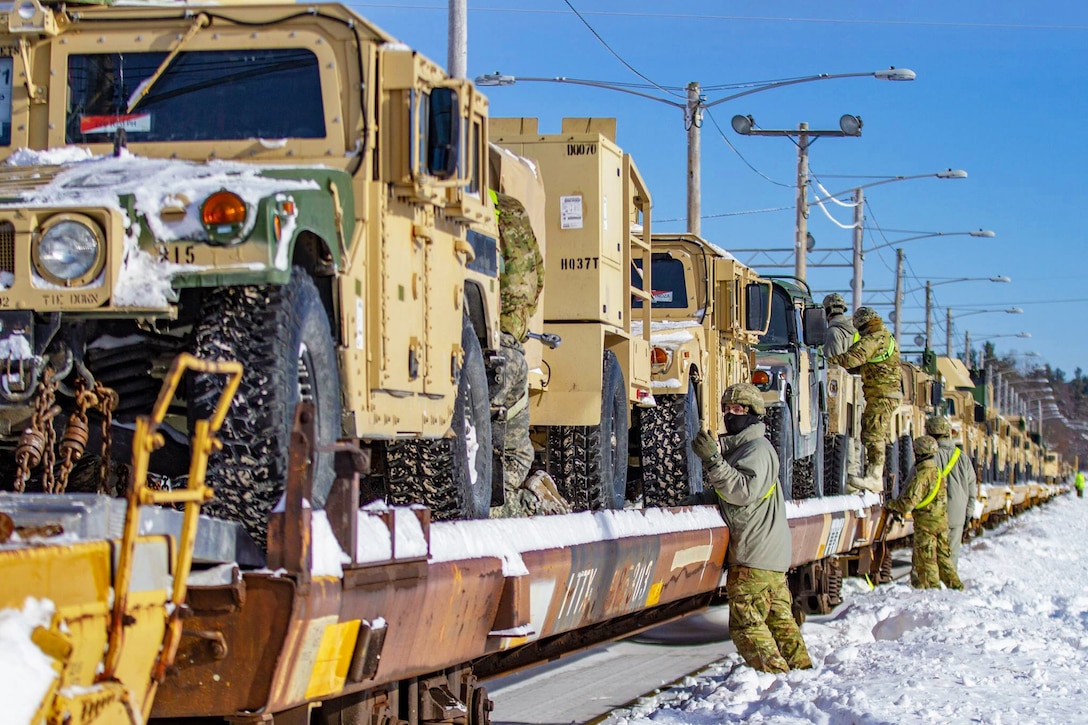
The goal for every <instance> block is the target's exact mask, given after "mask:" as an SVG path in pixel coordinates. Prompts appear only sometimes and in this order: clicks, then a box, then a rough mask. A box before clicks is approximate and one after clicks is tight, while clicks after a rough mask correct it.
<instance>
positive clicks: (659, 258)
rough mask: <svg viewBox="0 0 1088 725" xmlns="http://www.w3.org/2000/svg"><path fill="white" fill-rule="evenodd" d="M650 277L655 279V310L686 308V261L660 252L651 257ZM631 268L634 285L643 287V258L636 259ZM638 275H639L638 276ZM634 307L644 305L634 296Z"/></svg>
mask: <svg viewBox="0 0 1088 725" xmlns="http://www.w3.org/2000/svg"><path fill="white" fill-rule="evenodd" d="M650 265H651V267H650V271H651V274H650V278H651V279H652V280H653V285H654V289H653V306H654V309H655V310H661V309H673V310H675V309H679V310H682V309H685V308H686V307H687V306H688V280H687V275H686V274H685V270H684V263H683V262H682V261H680V260H679V259H674V258H673V256H672V255H671V254H669V253H667V252H658V253H656V254H654V255H652V257H651V258H650ZM635 267H636V269H633V270H631V274H632V285H635V286H638V287H640V288H641V287H642V274H641V268H642V260H641V259H637V260H635ZM636 275H637V276H636ZM631 304H632V306H633V307H642V300H640V299H638V298H632V300H631Z"/></svg>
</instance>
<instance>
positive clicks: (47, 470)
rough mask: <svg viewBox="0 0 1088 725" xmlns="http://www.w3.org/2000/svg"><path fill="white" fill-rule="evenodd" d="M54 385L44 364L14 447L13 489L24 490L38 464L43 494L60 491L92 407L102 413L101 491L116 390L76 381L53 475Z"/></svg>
mask: <svg viewBox="0 0 1088 725" xmlns="http://www.w3.org/2000/svg"><path fill="white" fill-rule="evenodd" d="M57 387H58V383H57V380H56V378H55V372H54V370H53V368H52V366H46V368H45V370H44V371H43V372H42V377H41V384H40V385H39V388H38V391H37V392H36V393H35V397H34V411H33V413H31V416H30V425H29V426H28V427H27V429H26V430H24V431H23V435H22V436H21V437H20V439H19V445H18V446H17V447H16V449H15V463H16V469H15V490H16V491H17V492H19V493H22V492H24V491H25V490H26V482H27V481H28V480H29V479H30V471H31V470H32V469H34V468H36V467H38V465H41V466H42V490H43V491H45V492H46V493H64V491H65V489H66V488H67V487H68V479H69V477H70V476H71V473H72V469H73V467H74V466H75V464H76V461H78V460H79V459H80V458H82V457H83V454H84V452H85V451H86V448H87V441H88V439H89V437H90V424H89V423H88V420H87V411H88V410H90V409H92V408H93V409H95V410H98V411H99V412H101V413H102V458H101V460H100V462H99V467H98V474H99V477H98V488H99V491H100V492H101V491H103V490H104V489H105V488H106V487H107V482H108V480H109V475H110V472H111V469H112V455H113V411H114V409H115V408H116V407H117V401H118V397H117V392H116V391H114V390H113V389H111V388H107V387H106V386H105V385H103V384H102V383H100V382H98V381H95V384H94V390H93V391H90V390H87V384H86V382H85V381H84V380H83V379H82V378H78V379H77V380H76V383H75V410H74V411H73V412H72V414H71V415H70V416H69V418H68V424H67V426H66V427H65V429H64V435H63V437H62V438H61V442H60V446H59V448H60V455H61V463H60V469H59V476H57V475H55V474H54V468H55V466H56V458H57V454H56V451H57V432H56V429H55V428H54V427H53V424H52V420H53V418H54V417H55V416H56V415H57V414H58V413H60V406H58V405H55V401H56V394H57Z"/></svg>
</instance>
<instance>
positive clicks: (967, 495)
mask: <svg viewBox="0 0 1088 725" xmlns="http://www.w3.org/2000/svg"><path fill="white" fill-rule="evenodd" d="M955 450H956V444H955V443H954V442H953V441H952V439H951V438H941V439H939V440H938V441H937V455H936V456H934V460H935V461H936V462H937V470H939V471H943V470H944V469H945V468H947V467H948V461H949V460H951V458H952V453H953V452H954V451H955ZM946 486H947V488H948V523H949V525H952V524H955V523H957V522H963V524H964V525H966V524H967V516H968V512H969V511H971V510H972V509H973V508H974V506H975V494H976V493H977V490H978V478H976V477H975V467H974V466H973V465H972V464H971V457H970V456H968V455H967V453H965V452H964V451H962V450H961V451H960V457H959V458H957V459H956V464H955V465H954V466H952V470H951V471H949V472H948V478H947V479H946Z"/></svg>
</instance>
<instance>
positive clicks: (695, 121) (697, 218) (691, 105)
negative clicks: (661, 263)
mask: <svg viewBox="0 0 1088 725" xmlns="http://www.w3.org/2000/svg"><path fill="white" fill-rule="evenodd" d="M702 100H703V99H702V93H701V91H700V89H699V83H698V81H692V82H691V83H688V105H687V108H685V109H684V123H685V125H686V126H687V132H688V232H689V233H690V234H695V235H699V234H700V232H701V230H702V221H701V219H702V197H703V178H702V169H701V165H702V141H701V140H700V139H701V135H702V134H700V133H699V131H700V129H701V128H702V126H703V107H702Z"/></svg>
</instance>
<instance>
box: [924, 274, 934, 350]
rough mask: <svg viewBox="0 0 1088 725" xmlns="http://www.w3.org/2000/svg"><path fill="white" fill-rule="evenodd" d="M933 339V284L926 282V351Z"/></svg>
mask: <svg viewBox="0 0 1088 725" xmlns="http://www.w3.org/2000/svg"><path fill="white" fill-rule="evenodd" d="M932 339H933V283H932V282H930V281H929V280H928V279H927V280H926V350H929V349H930V344H931V343H930V341H931V340H932Z"/></svg>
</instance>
